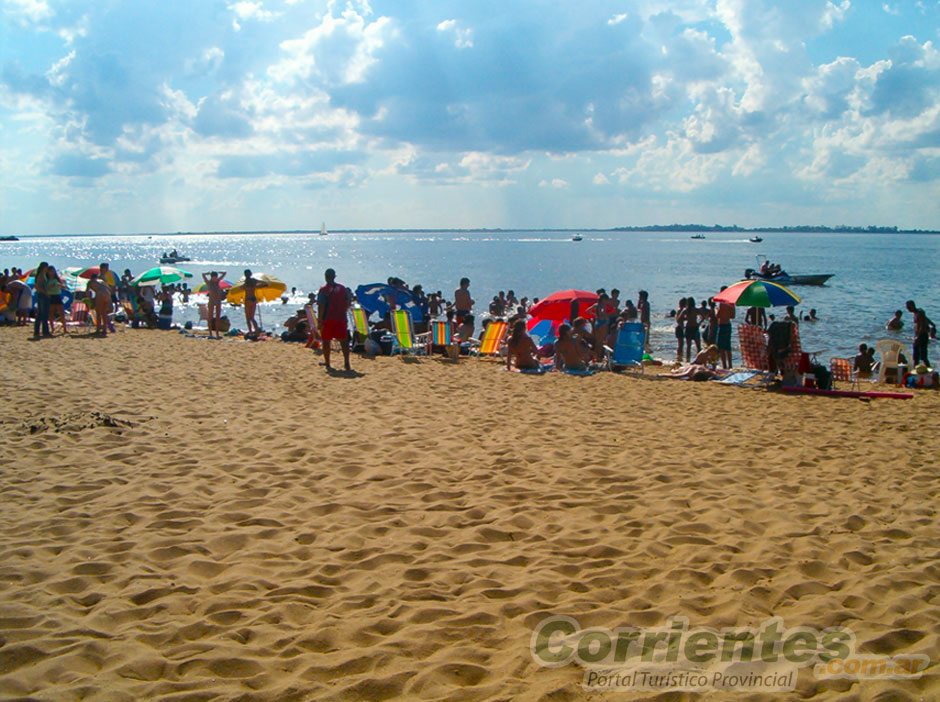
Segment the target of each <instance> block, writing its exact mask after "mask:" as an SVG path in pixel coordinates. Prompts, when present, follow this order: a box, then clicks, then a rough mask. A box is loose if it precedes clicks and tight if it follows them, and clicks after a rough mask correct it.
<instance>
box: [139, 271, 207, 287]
mask: <svg viewBox="0 0 940 702" xmlns="http://www.w3.org/2000/svg"><path fill="white" fill-rule="evenodd" d="M192 277H193V274H192V273H190V272H189V271H184V270H183V269H182V268H174V267H173V266H157V267H156V268H151V269H150V270H149V271H144V272H143V273H141V274H140V275H138V276H137V277H136V278H134V279H133V280H132V281H131V285H140V286H144V285H154V286H156V285H170V284H172V283H178V282H179V281H181V280H184V279H186V278H192Z"/></svg>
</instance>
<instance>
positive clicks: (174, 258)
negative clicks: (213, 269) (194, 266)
mask: <svg viewBox="0 0 940 702" xmlns="http://www.w3.org/2000/svg"><path fill="white" fill-rule="evenodd" d="M183 261H192V259H191V258H190V257H189V256H183V255H182V254H179V253H177V252H176V251H171V252H170V253H164V254H163V255H162V256H161V257H160V263H163V264H167V263H168V264H174V263H181V262H183Z"/></svg>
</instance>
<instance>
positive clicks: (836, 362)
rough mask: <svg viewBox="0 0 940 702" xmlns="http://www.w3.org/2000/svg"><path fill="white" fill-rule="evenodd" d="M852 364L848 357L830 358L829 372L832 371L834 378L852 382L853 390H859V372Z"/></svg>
mask: <svg viewBox="0 0 940 702" xmlns="http://www.w3.org/2000/svg"><path fill="white" fill-rule="evenodd" d="M852 366H853V364H852V361H850V360H849V359H847V358H830V359H829V372H830V373H832V379H833V380H841V381H843V382H849V383H852V390H857V389H858V373H856V372H855V369H854V368H853V367H852Z"/></svg>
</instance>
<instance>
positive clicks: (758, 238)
mask: <svg viewBox="0 0 940 702" xmlns="http://www.w3.org/2000/svg"><path fill="white" fill-rule="evenodd" d="M763 240H764V237H762V236H752V237H751V238H750V239H748V241H749V242H751V243H752V244H759V243H761V242H762V241H763Z"/></svg>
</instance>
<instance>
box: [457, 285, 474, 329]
mask: <svg viewBox="0 0 940 702" xmlns="http://www.w3.org/2000/svg"><path fill="white" fill-rule="evenodd" d="M473 303H474V300H473V299H471V297H470V279H469V278H461V279H460V287H459V288H457V289H456V290H454V307H455V308H456V310H457V323H458V324H462V323H463V318H464V317H466V316H468V315H469V314H470V313H471V312H472V311H473Z"/></svg>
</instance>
